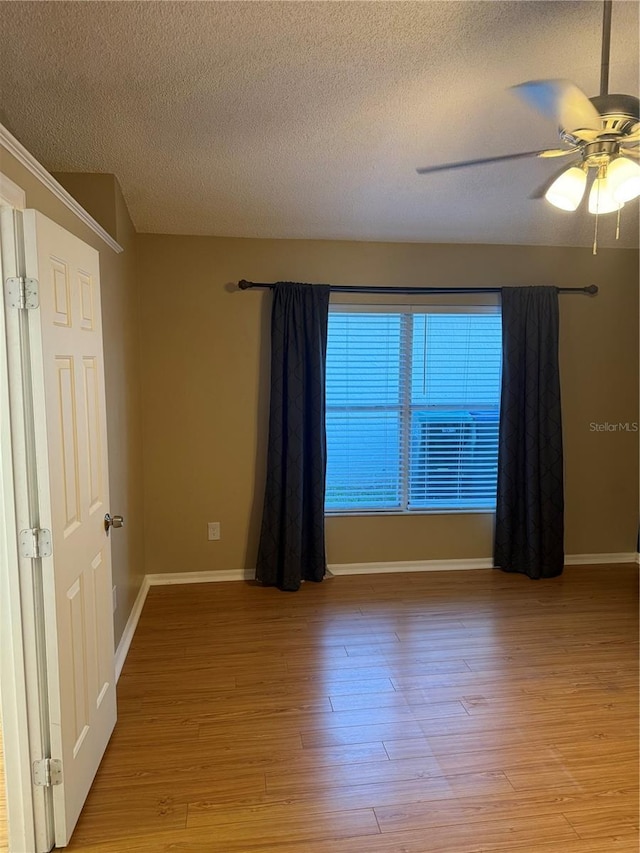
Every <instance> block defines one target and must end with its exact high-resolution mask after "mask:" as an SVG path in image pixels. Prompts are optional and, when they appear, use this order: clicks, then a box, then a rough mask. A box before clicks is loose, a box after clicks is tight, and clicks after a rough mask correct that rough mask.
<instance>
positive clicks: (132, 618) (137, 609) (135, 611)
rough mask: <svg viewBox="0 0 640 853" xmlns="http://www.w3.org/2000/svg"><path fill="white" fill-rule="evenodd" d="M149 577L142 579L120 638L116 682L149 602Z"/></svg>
mask: <svg viewBox="0 0 640 853" xmlns="http://www.w3.org/2000/svg"><path fill="white" fill-rule="evenodd" d="M148 577H149V575H145V576H144V578H143V579H142V584H141V586H140V589H139V591H138V595H137V596H136V600H135V601H134V602H133V607H132V608H131V613H130V614H129V618H128V619H127V624H126V625H125V626H124V631H123V632H122V637H120V642H119V643H118V648H117V649H116V682H117V681H118V679H119V678H120V673H121V672H122V667H123V666H124V662H125V660H126V659H127V654H128V653H129V647H130V646H131V641H132V640H133V635H134V634H135V632H136V628H137V627H138V621H139V619H140V614H141V613H142V608H143V607H144V603H145V601H146V600H147V593H148V592H149V587H150V584H149V581H148V580H147V578H148Z"/></svg>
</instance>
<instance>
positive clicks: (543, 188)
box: [529, 160, 582, 198]
mask: <svg viewBox="0 0 640 853" xmlns="http://www.w3.org/2000/svg"><path fill="white" fill-rule="evenodd" d="M581 162H582V160H572V161H571V163H565V164H564V166H563V167H562V168H561V169H557V170H556V171H555V172H554V173H553V174H552V175H550V176H549V177H548V178H547V180H546V181H545V182H544V183H542V184H540V186H539V187H537V188H536V189H535V190H534V191H533V192H532V193H531V194H530V196H529V198H544V197H545V195H546V193H547V190H548V189H549V187H550V186H551V184H552V183H553V182H554V181H555V180H556V179H557V178H559V177H560V175H562V173H563V172H566V171H567V169H570V168H571V167H572V166H578V165H580V163H581Z"/></svg>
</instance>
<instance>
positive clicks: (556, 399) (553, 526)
mask: <svg viewBox="0 0 640 853" xmlns="http://www.w3.org/2000/svg"><path fill="white" fill-rule="evenodd" d="M558 330H559V312H558V292H557V289H556V288H555V287H504V288H503V289H502V394H501V404H500V406H501V408H500V437H499V445H498V495H497V505H496V529H495V540H494V553H493V564H494V566H495V567H496V568H500V569H502V570H503V571H505V572H520V573H522V574H526V575H528V576H529V577H530V578H536V579H537V578H550V577H555V576H556V575H559V574H561V573H562V569H563V564H564V487H563V460H562V417H561V409H560V372H559V363H558Z"/></svg>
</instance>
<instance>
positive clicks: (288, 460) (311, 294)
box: [256, 282, 329, 590]
mask: <svg viewBox="0 0 640 853" xmlns="http://www.w3.org/2000/svg"><path fill="white" fill-rule="evenodd" d="M328 316H329V286H328V285H315V284H314V285H311V284H294V283H291V282H279V283H278V284H277V285H276V286H275V288H274V292H273V307H272V313H271V398H270V408H269V443H268V449H267V481H266V488H265V498H264V509H263V515H262V528H261V534H260V545H259V548H258V560H257V570H256V579H257V580H259V581H260V582H261V583H263V584H265V585H266V586H277V587H279V588H280V589H283V590H297V589H299V587H300V583H301V582H302V581H303V580H307V581H321V580H322V579H323V577H324V575H325V572H326V567H327V560H326V552H325V537H324V496H325V478H326V464H327V445H326V435H325V363H326V354H327V322H328Z"/></svg>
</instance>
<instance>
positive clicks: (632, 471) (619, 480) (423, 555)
mask: <svg viewBox="0 0 640 853" xmlns="http://www.w3.org/2000/svg"><path fill="white" fill-rule="evenodd" d="M138 258H139V275H140V282H141V286H142V292H143V295H144V312H143V327H142V329H143V330H142V373H143V399H144V427H143V435H144V454H145V456H144V459H145V519H146V520H145V532H146V553H147V571H148V572H179V571H203V570H224V569H238V568H251V567H253V566H254V565H255V557H256V550H257V540H258V533H259V524H260V512H261V504H262V491H263V486H264V466H265V445H266V430H267V400H268V367H269V365H268V354H269V345H268V335H269V308H270V296H269V294H268V293H266V292H264V291H248V292H240V291H237V290H235V288H234V287H233V286H232V283H234V282H237V281H238V279H240V278H247V279H250V280H254V281H276V280H279V279H284V280H298V281H313V282H329V283H342V284H374V285H375V284H378V285H396V286H400V285H425V284H431V285H443V286H450V285H478V286H497V285H514V284H516V285H519V284H522V285H526V284H534V285H535V284H560V285H562V284H564V285H583V284H591V283H596V284H598V285H599V287H600V293H599V295H598V296H597V297H595V298H589V297H586V296H583V295H565V296H562V297H561V309H562V310H561V314H562V328H561V358H562V388H563V398H564V433H565V446H566V550H567V553H570V554H585V553H619V552H632V551H635V548H636V530H637V520H638V442H637V434H633V433H611V432H591V431H590V426H589V425H590V423H592V422H602V423H604V422H605V421H607V422H609V423H614V422H615V423H617V422H619V421H622V422H627V421H629V422H634V421H635V420H636V418H637V411H638V359H637V354H638V324H637V317H638V267H637V262H638V258H637V253H635V252H632V251H629V250H627V251H615V250H606V249H601V250H600V251H599V254H598V255H597V256H596V257H593V256H592V255H591V252H590V250H588V249H562V248H536V247H521V246H520V247H519V246H470V245H442V246H439V245H419V244H382V243H351V242H325V241H304V240H299V241H291V240H281V241H275V240H253V239H228V238H213V237H182V236H166V235H139V237H138ZM208 521H220V522H221V525H222V538H221V540H220V541H219V542H208V541H207V538H206V524H207V522H208ZM492 524H493V517H492V516H491V515H490V514H476V515H440V516H439V515H422V516H400V517H389V516H385V517H375V518H372V517H357V518H352V517H348V518H346V517H343V518H330V519H328V521H327V542H328V556H329V562H331V563H348V562H369V561H383V560H384V561H396V560H429V559H445V558H470V557H488V556H490V554H491V549H492Z"/></svg>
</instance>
